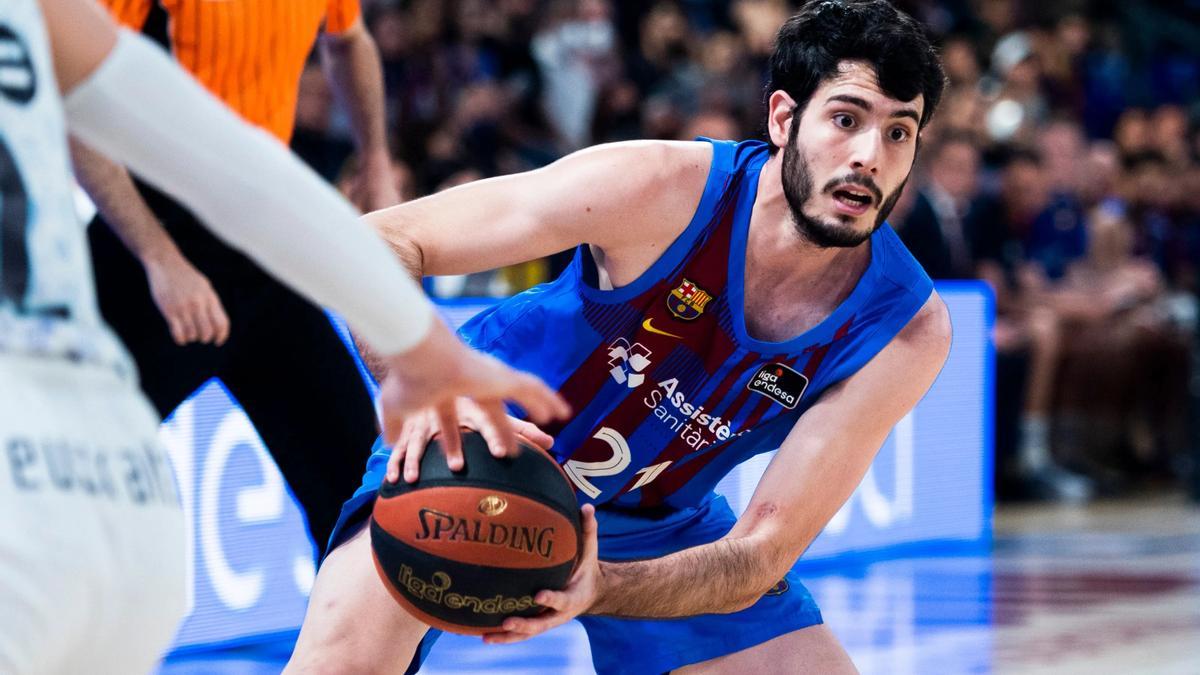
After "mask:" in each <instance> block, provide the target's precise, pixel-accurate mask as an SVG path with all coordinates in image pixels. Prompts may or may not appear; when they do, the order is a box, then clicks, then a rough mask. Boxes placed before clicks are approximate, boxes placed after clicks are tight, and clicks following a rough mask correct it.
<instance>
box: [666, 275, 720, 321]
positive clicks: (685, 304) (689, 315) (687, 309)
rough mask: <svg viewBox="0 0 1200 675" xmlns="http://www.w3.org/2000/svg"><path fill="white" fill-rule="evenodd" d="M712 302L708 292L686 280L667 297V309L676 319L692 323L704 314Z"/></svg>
mask: <svg viewBox="0 0 1200 675" xmlns="http://www.w3.org/2000/svg"><path fill="white" fill-rule="evenodd" d="M710 300H712V296H711V295H709V294H708V291H706V290H704V289H703V288H700V287H699V286H697V285H696V284H694V283H692V282H690V281H688V280H687V279H684V280H683V283H681V284H679V286H678V287H677V288H676V289H675V290H673V291H671V294H670V295H668V296H667V309H669V310H671V314H674V315H675V318H677V319H683V320H684V321H691V320H693V319H695V318H696V317H698V316H700V315H701V314H703V313H704V308H705V307H707V306H708V303H709V301H710Z"/></svg>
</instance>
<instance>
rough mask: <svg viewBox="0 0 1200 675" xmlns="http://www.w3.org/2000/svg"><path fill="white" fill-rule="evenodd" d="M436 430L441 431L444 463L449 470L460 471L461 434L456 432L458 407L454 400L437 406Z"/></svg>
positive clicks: (461, 456) (461, 467) (461, 465)
mask: <svg viewBox="0 0 1200 675" xmlns="http://www.w3.org/2000/svg"><path fill="white" fill-rule="evenodd" d="M437 422H438V430H440V431H441V432H442V452H443V453H445V454H446V465H447V466H449V467H450V470H451V471H462V469H463V466H465V464H466V462H464V461H463V449H462V434H460V433H459V432H458V408H457V406H456V405H455V403H454V401H451V402H449V403H445V404H442V405H439V406H438V407H437Z"/></svg>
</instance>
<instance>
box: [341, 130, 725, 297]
mask: <svg viewBox="0 0 1200 675" xmlns="http://www.w3.org/2000/svg"><path fill="white" fill-rule="evenodd" d="M711 158H712V146H710V145H709V144H708V143H687V142H662V141H633V142H625V143H611V144H607V145H600V146H595V147H592V148H588V149H585V150H581V151H579V152H576V153H574V154H571V155H569V156H567V157H564V158H563V159H560V160H559V161H557V162H555V163H553V164H551V165H549V166H546V167H543V168H541V169H537V170H534V171H528V172H525V173H519V174H513V175H509V176H501V177H497V178H490V179H487V180H481V181H476V182H474V183H469V184H467V185H462V186H459V187H455V188H452V189H450V190H446V191H443V192H439V193H437V194H434V195H430V196H428V197H425V198H422V199H417V200H415V201H411V202H406V203H404V204H400V205H398V206H394V207H392V208H389V209H384V210H382V211H376V212H374V213H370V214H367V215H366V216H364V218H365V219H366V220H367V222H369V223H370V224H371V225H373V226H374V227H375V228H376V229H377V230H378V231H379V232H380V233H381V234H382V235H383V237H384V239H385V240H386V241H387V242H388V243H389V244H390V245H391V246H392V249H393V250H394V251H395V252H396V253H397V255H399V256H400V258H401V259H402V260H403V261H405V262H406V265H407V266H409V268H410V270H411V271H412V272H413V273H414V274H417V275H431V274H467V273H470V272H479V271H484V270H489V269H495V268H498V267H503V266H505V265H510V264H513V263H518V262H524V261H526V260H533V259H535V258H539V257H542V256H547V255H550V254H552V253H557V252H559V251H563V250H566V249H569V248H572V247H574V246H576V245H578V244H581V243H589V244H592V245H595V246H598V247H599V248H600V249H602V250H603V251H604V253H605V256H606V261H607V262H606V264H607V265H608V266H609V269H608V271H609V272H610V273H613V274H615V275H616V277H617V278H616V279H615V281H616V282H617V283H618V285H619V284H620V283H622V282H627V281H629V280H631V279H620V278H619V277H620V276H621V274H622V273H623V272H625V271H626V270H629V271H630V273H629V274H628V275H627V276H630V277H632V276H636V273H637V272H640V271H641V269H645V267H648V266H649V264H650V263H651V262H653V261H654V260H655V259H657V258H658V256H659V255H661V254H662V250H663V248H665V247H666V246H667V245H668V244H669V243H670V242H671V241H673V240H674V239H675V237H676V236H678V234H679V233H680V232H682V231H683V229H684V228H685V227H687V224H688V222H689V220H690V219H691V216H692V214H693V213H694V212H695V210H696V205H697V204H698V203H699V201H700V196H701V194H702V193H703V191H704V183H705V180H706V178H707V176H708V169H709V163H710V161H711ZM614 265H615V266H616V267H613V266H614ZM639 266H640V269H638V268H639Z"/></svg>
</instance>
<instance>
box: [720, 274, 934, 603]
mask: <svg viewBox="0 0 1200 675" xmlns="http://www.w3.org/2000/svg"><path fill="white" fill-rule="evenodd" d="M949 352H950V317H949V313H948V311H947V310H946V306H945V304H944V303H943V302H942V300H941V298H939V297H938V296H937V294H936V293H935V294H934V295H932V296H930V298H929V300H928V301H927V302H926V303H925V306H924V307H922V309H921V310H920V311H919V312H918V313H917V315H916V316H915V317H913V319H912V320H911V321H910V322H909V324H908V325H907V326H906V327H905V328H904V329H903V330H902V331H900V333H899V334H897V335H896V337H895V338H893V339H892V341H891V342H890V343H889V344H888V345H887V346H886V347H884V349H883V350H882V351H881V352H880V353H879V354H878V355H876V356H875V358H873V359H871V361H870V362H869V363H868V364H867V365H866V366H864V367H863V368H862V369H861V370H859V371H858V372H857V373H856V374H854V375H853V376H851V377H850V378H848V379H847V380H845V381H844V382H842V383H840V384H838V385H836V386H834V387H831V388H830V389H828V390H827V391H826V393H825V395H824V396H823V397H822V398H821V400H820V401H818V402H817V404H816V405H814V406H813V407H812V408H810V409H809V410H808V411H806V412H805V413H804V414H803V415H802V416H801V417H800V419H799V420H798V421H797V422H796V425H795V426H794V427H793V428H792V430H791V432H790V433H789V434H788V436H787V438H786V439H784V442H783V445H782V446H781V447H780V449H779V452H778V453H776V455H775V457H774V459H772V460H771V463H770V465H769V466H768V467H767V470H766V472H765V473H764V474H763V477H762V479H761V480H760V481H759V483H758V487H757V488H756V489H755V491H754V496H753V497H752V498H751V500H750V503H749V505H748V506H747V508H746V511H745V513H743V514H742V516H741V518H740V519H739V520H738V522H737V524H736V525H735V526H734V528H733V529H732V530H731V531H730V532H729V534H728V535H726V538H731V539H743V538H744V539H747V540H749V541H750V542H753V546H754V549H755V550H756V551H757V552H758V555H760V556H762V557H764V558H765V559H767V560H768V561H769V563H768V565H767V570H768V573H767V574H766V575H765V576H764V577H763V578H762V579H760V580H759V581H760V583H761V586H762V589H761V590H762V591H763V592H766V591H767V590H768V589H770V587H771V586H772V585H773V584H774V583H775V582H777V581H778V580H779V578H780V577H782V576H783V575H784V574H785V573H786V572H787V570H788V569H790V568H791V566H792V565H793V564H795V562H796V559H797V558H799V556H800V554H801V553H803V552H804V550H805V549H806V548H808V546H809V544H811V543H812V540H813V539H814V538H816V536H817V534H819V533H820V532H821V530H822V528H824V527H825V524H826V523H828V522H829V519H830V518H832V517H833V515H834V514H835V513H837V511H838V509H840V508H841V506H842V504H844V503H845V501H846V500H847V499H848V498H849V497H850V495H851V493H853V492H854V489H855V488H856V487H857V486H858V484H859V482H860V481H861V480H862V477H863V475H864V474H865V473H866V471H867V468H868V467H869V466H870V464H871V462H872V461H873V460H874V458H875V455H876V453H878V452H879V448H880V446H882V445H883V441H884V440H885V439H886V438H887V435H888V433H889V432H891V430H892V427H894V426H895V425H896V423H897V422H899V421H900V419H901V418H903V417H904V416H905V415H906V414H908V412H909V411H910V410H912V408H913V406H915V405H916V404H917V401H919V400H920V399H921V397H922V396H924V395H925V392H926V391H927V390H928V389H929V387H930V386H931V385H932V384H933V381H934V379H935V378H936V377H937V374H938V372H940V370H941V368H942V365H943V364H944V363H945V361H946V357H947V356H948V354H949ZM760 595H761V593H760Z"/></svg>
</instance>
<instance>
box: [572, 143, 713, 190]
mask: <svg viewBox="0 0 1200 675" xmlns="http://www.w3.org/2000/svg"><path fill="white" fill-rule="evenodd" d="M575 156H576V158H577V159H578V160H581V161H587V162H593V163H601V164H607V165H609V166H611V167H612V168H613V169H614V170H617V171H619V172H620V173H621V175H622V176H623V177H624V178H625V179H642V180H645V181H650V182H651V184H652V185H653V186H654V187H655V189H661V187H662V186H663V182H664V181H668V182H672V183H676V182H682V183H686V182H695V181H699V182H700V183H701V184H703V182H704V180H705V179H706V178H707V176H708V171H709V166H710V165H711V164H712V158H713V145H712V143H707V142H705V141H660V140H637V141H618V142H615V143H602V144H600V145H594V146H592V147H590V148H586V149H584V150H580V151H579V152H577V153H575Z"/></svg>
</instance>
